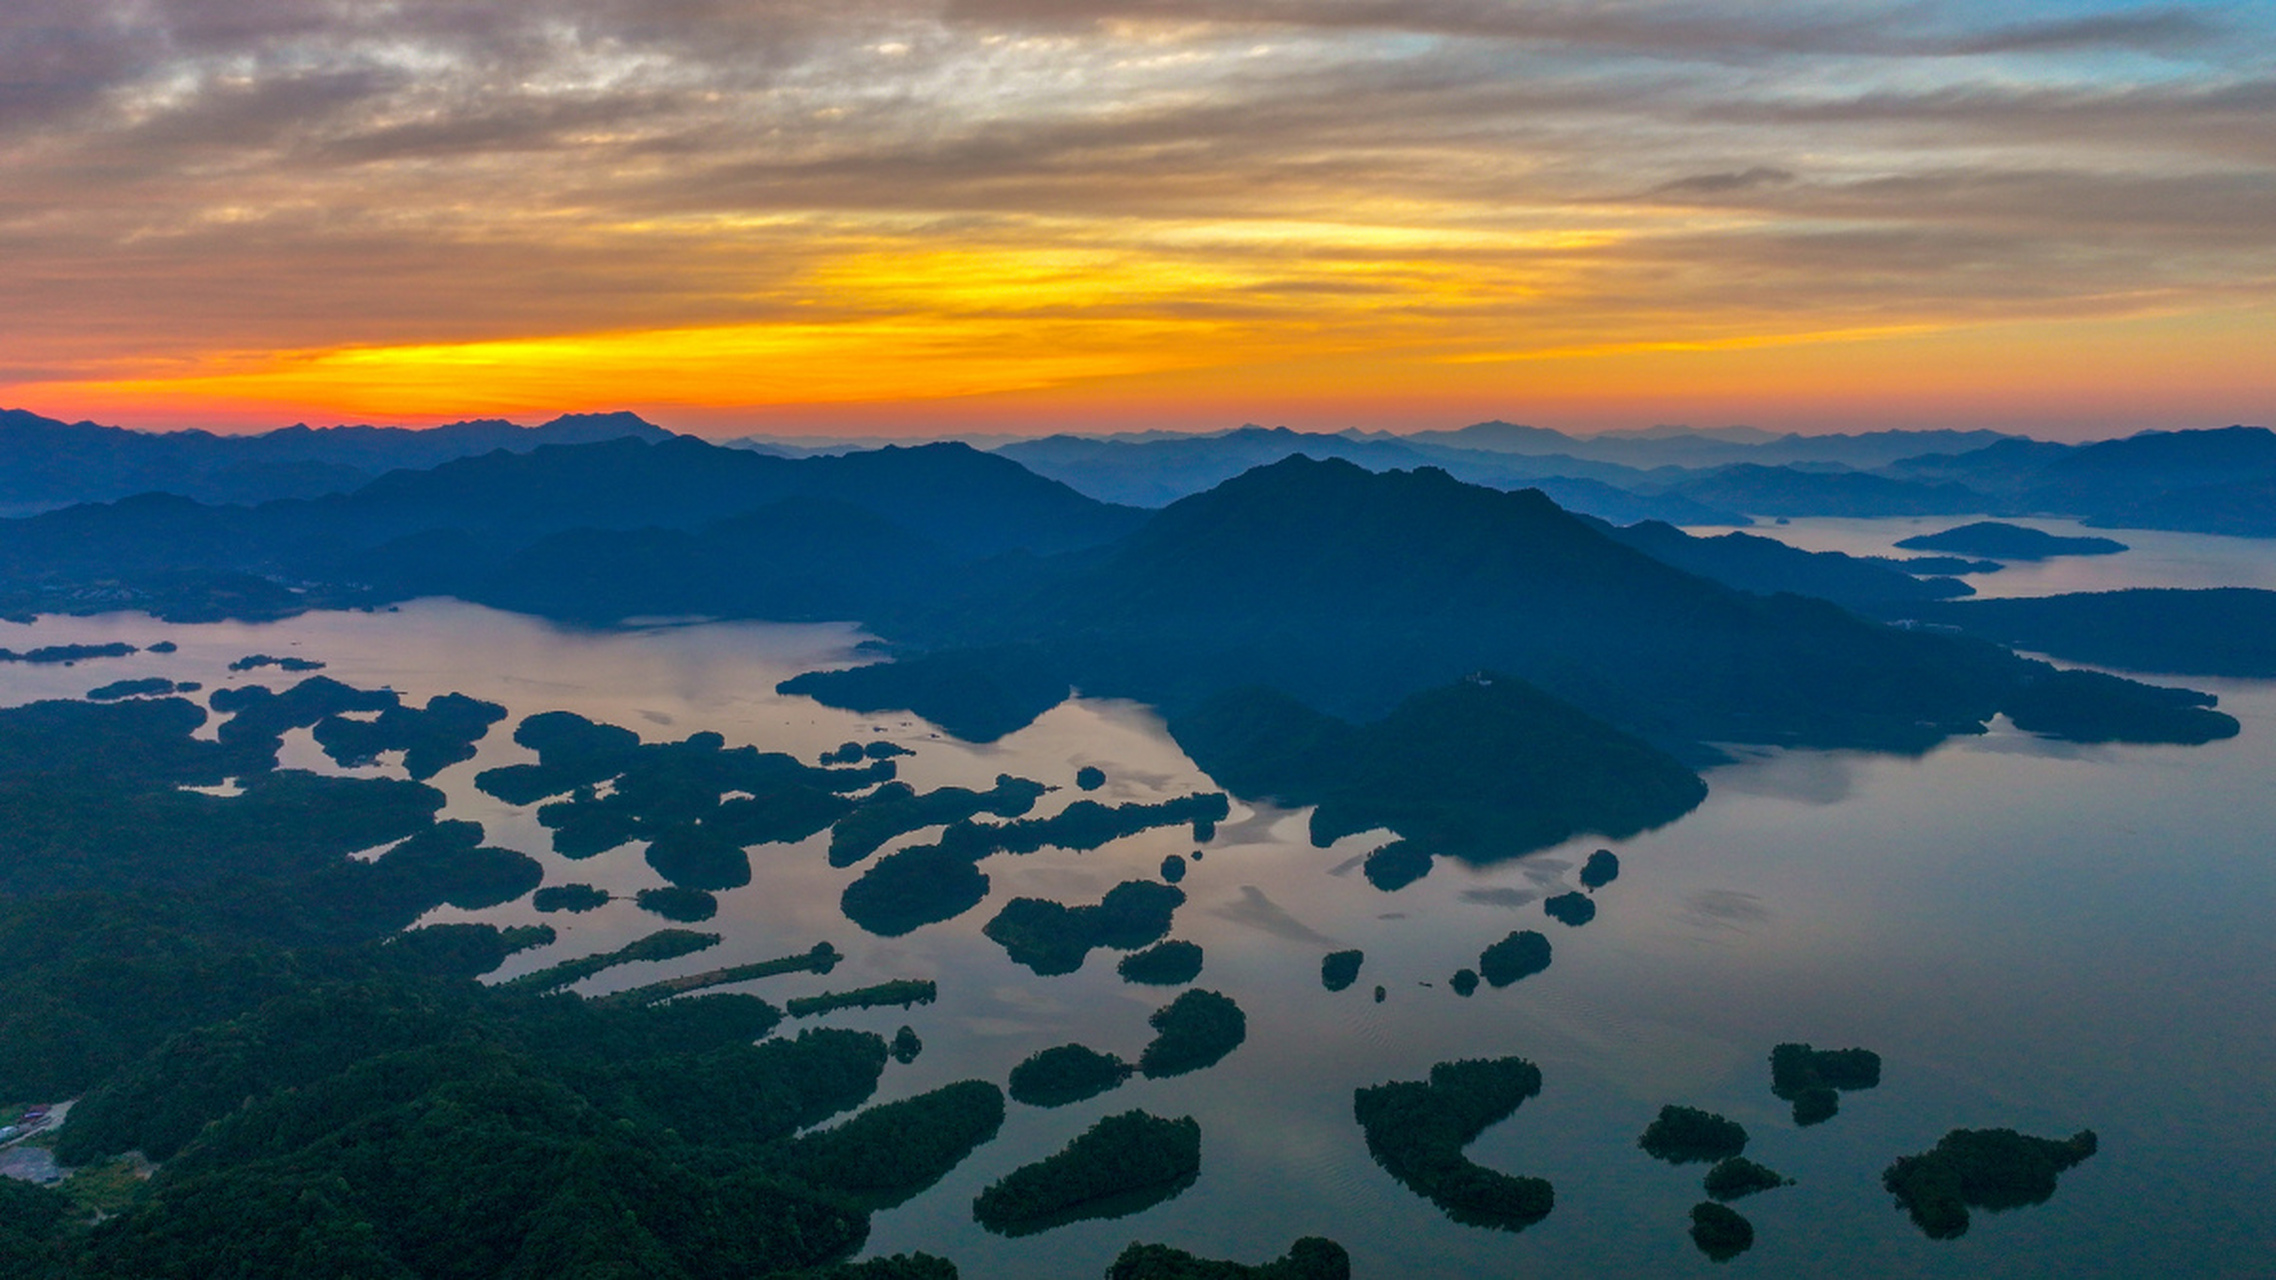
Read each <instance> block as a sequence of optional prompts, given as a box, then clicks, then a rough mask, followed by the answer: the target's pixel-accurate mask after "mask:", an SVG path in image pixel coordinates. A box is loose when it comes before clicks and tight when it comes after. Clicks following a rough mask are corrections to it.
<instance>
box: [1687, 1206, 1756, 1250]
mask: <svg viewBox="0 0 2276 1280" xmlns="http://www.w3.org/2000/svg"><path fill="white" fill-rule="evenodd" d="M1691 1243H1693V1244H1694V1245H1697V1246H1698V1247H1699V1252H1701V1253H1704V1254H1706V1255H1707V1256H1708V1258H1710V1259H1712V1260H1713V1261H1716V1262H1729V1261H1730V1260H1731V1259H1733V1258H1736V1257H1738V1256H1739V1255H1740V1254H1742V1253H1745V1252H1746V1251H1747V1250H1749V1249H1752V1248H1753V1247H1754V1224H1753V1223H1751V1222H1749V1221H1747V1220H1746V1218H1745V1217H1744V1216H1743V1215H1741V1214H1740V1213H1739V1212H1738V1211H1737V1210H1736V1209H1733V1208H1731V1207H1730V1206H1728V1205H1722V1204H1717V1203H1715V1202H1714V1201H1712V1200H1708V1201H1702V1202H1701V1203H1699V1204H1695V1205H1693V1206H1691Z"/></svg>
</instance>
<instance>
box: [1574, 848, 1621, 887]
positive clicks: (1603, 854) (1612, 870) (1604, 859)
mask: <svg viewBox="0 0 2276 1280" xmlns="http://www.w3.org/2000/svg"><path fill="white" fill-rule="evenodd" d="M1619 878H1620V855H1619V854H1616V853H1614V852H1613V851H1612V850H1610V849H1599V850H1597V851H1596V852H1594V853H1592V854H1590V855H1589V856H1588V861H1586V862H1583V863H1582V864H1581V887H1582V888H1584V889H1588V890H1592V891H1593V890H1597V889H1601V888H1603V887H1604V886H1606V885H1608V884H1611V883H1612V882H1613V881H1615V880H1618V879H1619Z"/></svg>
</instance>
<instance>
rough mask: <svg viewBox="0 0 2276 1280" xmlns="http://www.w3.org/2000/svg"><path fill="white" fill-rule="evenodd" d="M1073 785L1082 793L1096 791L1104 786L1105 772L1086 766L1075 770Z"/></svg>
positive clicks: (1091, 765)
mask: <svg viewBox="0 0 2276 1280" xmlns="http://www.w3.org/2000/svg"><path fill="white" fill-rule="evenodd" d="M1075 785H1076V786H1077V787H1079V788H1081V789H1082V790H1084V791H1096V790H1098V789H1099V788H1100V787H1103V786H1105V785H1106V770H1104V769H1101V768H1099V767H1098V766H1097V765H1095V764H1086V765H1084V766H1083V767H1082V768H1080V769H1077V770H1075Z"/></svg>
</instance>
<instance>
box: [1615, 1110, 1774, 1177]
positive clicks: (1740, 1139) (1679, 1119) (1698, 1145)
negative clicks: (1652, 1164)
mask: <svg viewBox="0 0 2276 1280" xmlns="http://www.w3.org/2000/svg"><path fill="white" fill-rule="evenodd" d="M1636 1145H1637V1146H1639V1147H1642V1148H1643V1149H1644V1153H1645V1154H1646V1155H1649V1156H1651V1157H1652V1158H1653V1159H1655V1160H1665V1161H1667V1162H1668V1163H1669V1164H1692V1163H1695V1162H1700V1161H1707V1160H1728V1159H1730V1158H1732V1157H1734V1156H1736V1155H1738V1154H1739V1153H1740V1152H1742V1151H1745V1150H1746V1148H1747V1131H1746V1129H1745V1127H1744V1126H1742V1125H1740V1124H1739V1123H1738V1122H1737V1121H1735V1120H1726V1119H1724V1118H1723V1117H1722V1116H1719V1115H1716V1114H1715V1113H1714V1112H1711V1111H1701V1110H1699V1109H1698V1108H1697V1107H1679V1106H1674V1105H1669V1106H1665V1107H1661V1108H1660V1114H1659V1116H1658V1117H1657V1118H1655V1119H1654V1120H1653V1121H1652V1122H1651V1124H1649V1125H1647V1126H1646V1127H1645V1129H1644V1133H1643V1136H1642V1137H1640V1138H1637V1139H1636Z"/></svg>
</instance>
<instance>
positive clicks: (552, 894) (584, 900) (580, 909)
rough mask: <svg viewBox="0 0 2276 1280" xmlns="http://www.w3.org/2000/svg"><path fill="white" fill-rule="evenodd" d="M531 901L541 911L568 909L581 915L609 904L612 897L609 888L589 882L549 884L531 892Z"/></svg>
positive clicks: (574, 913)
mask: <svg viewBox="0 0 2276 1280" xmlns="http://www.w3.org/2000/svg"><path fill="white" fill-rule="evenodd" d="M529 901H530V905H531V906H533V907H535V908H537V909H538V910H539V911H549V912H550V911H566V912H569V913H570V914H572V915H579V914H582V913H584V912H587V911H592V910H594V909H596V908H599V907H605V906H607V905H608V904H609V901H610V899H609V894H608V891H607V890H605V889H596V888H594V887H593V886H591V885H589V884H557V885H547V886H546V887H545V888H543V889H540V890H538V891H537V892H536V893H533V894H531V895H530V897H529Z"/></svg>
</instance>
